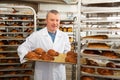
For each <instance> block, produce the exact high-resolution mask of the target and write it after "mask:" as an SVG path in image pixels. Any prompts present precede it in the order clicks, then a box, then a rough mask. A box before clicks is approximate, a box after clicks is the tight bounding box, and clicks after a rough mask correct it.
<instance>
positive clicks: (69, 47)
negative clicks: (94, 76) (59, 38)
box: [64, 34, 71, 53]
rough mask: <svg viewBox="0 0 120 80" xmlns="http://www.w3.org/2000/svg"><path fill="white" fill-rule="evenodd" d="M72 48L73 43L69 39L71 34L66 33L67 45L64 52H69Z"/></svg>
mask: <svg viewBox="0 0 120 80" xmlns="http://www.w3.org/2000/svg"><path fill="white" fill-rule="evenodd" d="M70 50H71V43H70V41H69V36H68V35H67V34H65V47H64V53H67V52H68V51H70Z"/></svg>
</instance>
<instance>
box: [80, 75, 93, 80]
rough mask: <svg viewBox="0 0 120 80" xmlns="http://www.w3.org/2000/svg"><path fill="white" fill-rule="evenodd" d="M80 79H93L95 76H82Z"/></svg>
mask: <svg viewBox="0 0 120 80" xmlns="http://www.w3.org/2000/svg"><path fill="white" fill-rule="evenodd" d="M81 80H95V78H94V77H92V76H82V77H81Z"/></svg>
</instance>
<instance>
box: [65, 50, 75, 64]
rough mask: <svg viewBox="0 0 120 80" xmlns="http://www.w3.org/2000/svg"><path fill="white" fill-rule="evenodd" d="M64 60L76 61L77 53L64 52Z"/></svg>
mask: <svg viewBox="0 0 120 80" xmlns="http://www.w3.org/2000/svg"><path fill="white" fill-rule="evenodd" d="M65 62H71V63H77V53H75V52H73V51H68V52H67V53H66V57H65Z"/></svg>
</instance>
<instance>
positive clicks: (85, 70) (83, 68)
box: [81, 67, 95, 73]
mask: <svg viewBox="0 0 120 80" xmlns="http://www.w3.org/2000/svg"><path fill="white" fill-rule="evenodd" d="M81 71H83V72H87V73H95V69H94V68H90V67H81Z"/></svg>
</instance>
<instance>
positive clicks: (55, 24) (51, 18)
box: [46, 12, 60, 33]
mask: <svg viewBox="0 0 120 80" xmlns="http://www.w3.org/2000/svg"><path fill="white" fill-rule="evenodd" d="M46 23H47V29H48V31H49V32H52V33H55V32H56V30H57V29H58V28H59V25H60V15H59V14H58V13H51V12H50V13H48V15H47V18H46Z"/></svg>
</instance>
